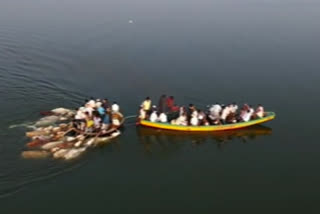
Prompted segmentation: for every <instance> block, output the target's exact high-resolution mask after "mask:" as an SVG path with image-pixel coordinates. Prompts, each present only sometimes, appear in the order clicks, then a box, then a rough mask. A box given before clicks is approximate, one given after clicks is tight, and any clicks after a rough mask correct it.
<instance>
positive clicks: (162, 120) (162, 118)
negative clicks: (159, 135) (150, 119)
mask: <svg viewBox="0 0 320 214" xmlns="http://www.w3.org/2000/svg"><path fill="white" fill-rule="evenodd" d="M159 120H160V122H161V123H166V122H168V118H167V115H166V114H165V113H161V114H160V116H159Z"/></svg>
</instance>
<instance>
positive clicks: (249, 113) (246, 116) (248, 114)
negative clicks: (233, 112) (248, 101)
mask: <svg viewBox="0 0 320 214" xmlns="http://www.w3.org/2000/svg"><path fill="white" fill-rule="evenodd" d="M253 113H254V110H253V108H250V107H249V109H248V110H247V112H245V113H243V114H242V117H241V120H242V121H243V122H248V121H250V120H251V117H252V115H253Z"/></svg>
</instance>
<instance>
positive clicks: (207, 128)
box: [138, 112, 276, 132]
mask: <svg viewBox="0 0 320 214" xmlns="http://www.w3.org/2000/svg"><path fill="white" fill-rule="evenodd" d="M275 116H276V114H275V113H274V112H266V113H265V116H264V117H263V118H258V119H254V120H250V121H248V122H239V123H233V124H225V125H211V126H180V125H172V124H170V123H160V122H150V121H147V120H141V121H140V122H139V123H138V124H139V125H141V126H147V127H152V128H158V129H166V130H175V131H187V132H211V131H225V130H233V129H242V128H246V127H248V126H253V125H256V124H261V123H265V122H267V121H270V120H273V119H274V118H275Z"/></svg>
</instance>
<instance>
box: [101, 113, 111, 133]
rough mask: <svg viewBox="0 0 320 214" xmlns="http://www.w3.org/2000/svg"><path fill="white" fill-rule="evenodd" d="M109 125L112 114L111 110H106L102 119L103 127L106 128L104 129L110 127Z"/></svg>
mask: <svg viewBox="0 0 320 214" xmlns="http://www.w3.org/2000/svg"><path fill="white" fill-rule="evenodd" d="M109 127H110V114H109V112H106V113H105V114H104V117H103V120H102V126H101V128H102V129H104V130H107V129H109Z"/></svg>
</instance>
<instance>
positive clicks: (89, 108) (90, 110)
mask: <svg viewBox="0 0 320 214" xmlns="http://www.w3.org/2000/svg"><path fill="white" fill-rule="evenodd" d="M84 111H85V112H88V113H89V115H90V117H91V116H92V112H93V108H91V107H86V108H85V109H84Z"/></svg>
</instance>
